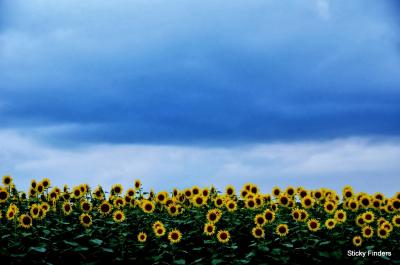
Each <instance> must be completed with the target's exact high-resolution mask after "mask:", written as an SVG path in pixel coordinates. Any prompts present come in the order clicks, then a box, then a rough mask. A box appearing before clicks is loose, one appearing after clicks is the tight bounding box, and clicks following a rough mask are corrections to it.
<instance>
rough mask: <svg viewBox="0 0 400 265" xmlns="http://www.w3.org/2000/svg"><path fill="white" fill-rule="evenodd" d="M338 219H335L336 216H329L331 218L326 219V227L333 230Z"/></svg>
mask: <svg viewBox="0 0 400 265" xmlns="http://www.w3.org/2000/svg"><path fill="white" fill-rule="evenodd" d="M336 223H337V222H336V220H335V219H334V218H329V219H326V221H325V227H326V228H327V229H328V230H332V229H333V228H335V226H336Z"/></svg>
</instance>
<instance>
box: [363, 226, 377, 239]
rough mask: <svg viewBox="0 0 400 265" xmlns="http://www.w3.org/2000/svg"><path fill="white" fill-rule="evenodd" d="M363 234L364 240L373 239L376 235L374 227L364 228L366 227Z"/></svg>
mask: <svg viewBox="0 0 400 265" xmlns="http://www.w3.org/2000/svg"><path fill="white" fill-rule="evenodd" d="M361 232H362V236H363V237H364V238H371V237H372V236H373V235H374V230H373V229H372V227H371V226H369V225H367V226H364V227H363V228H362V230H361Z"/></svg>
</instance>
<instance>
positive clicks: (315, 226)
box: [307, 219, 321, 232]
mask: <svg viewBox="0 0 400 265" xmlns="http://www.w3.org/2000/svg"><path fill="white" fill-rule="evenodd" d="M307 226H308V229H309V230H310V231H312V232H316V231H318V230H319V228H320V226H321V225H320V223H319V221H318V220H316V219H310V220H308V222H307Z"/></svg>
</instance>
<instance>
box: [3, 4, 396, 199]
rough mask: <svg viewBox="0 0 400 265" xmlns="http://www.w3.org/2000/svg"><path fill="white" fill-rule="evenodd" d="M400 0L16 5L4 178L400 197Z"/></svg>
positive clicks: (9, 33)
mask: <svg viewBox="0 0 400 265" xmlns="http://www.w3.org/2000/svg"><path fill="white" fill-rule="evenodd" d="M399 11H400V5H398V4H397V3H396V1H389V0H388V1H372V0H369V1H365V0H354V1H344V0H338V1H330V0H312V1H311V0H294V1H270V0H262V1H261V0H254V1H226V0H222V1H211V0H202V1H183V0H179V1H178V0H172V1H171V0H169V1H163V0H134V1H127V0H126V1H125V0H117V1H101V2H99V1H93V0H88V1H77V0H68V1H67V0H60V1H57V2H54V1H50V0H39V1H37V0H36V1H30V0H24V1H22V0H13V1H11V0H2V1H0V175H1V174H2V175H5V174H10V175H12V176H13V177H14V179H15V182H16V184H17V185H18V186H19V187H21V188H26V187H27V185H28V184H29V181H30V179H31V178H36V179H40V178H41V177H49V178H51V179H52V180H53V183H54V184H55V185H62V184H64V183H68V184H70V185H77V184H79V183H89V184H90V185H92V186H94V185H97V184H101V185H104V186H106V187H108V186H110V185H111V184H113V183H122V184H124V185H127V186H130V185H133V180H134V179H136V178H140V179H142V181H143V182H144V187H145V188H155V189H157V190H160V189H171V188H172V187H175V186H177V187H180V188H183V187H187V186H191V185H195V184H198V185H201V186H207V185H208V186H209V185H211V184H215V185H216V186H217V187H219V188H221V189H222V188H223V187H224V186H225V185H227V184H234V185H235V186H237V187H238V188H239V187H240V186H241V185H243V184H244V183H246V182H253V183H256V184H258V185H259V186H260V187H261V188H262V190H263V191H264V192H269V191H270V190H271V189H272V187H273V186H276V185H277V186H281V187H285V186H287V185H295V186H299V185H302V186H305V187H307V188H319V187H328V188H332V189H336V190H340V189H341V188H342V187H343V186H344V185H346V184H351V185H353V186H354V187H355V189H356V190H359V191H367V192H376V191H382V192H385V193H387V194H393V193H394V192H396V191H399V190H400V177H399V175H400V163H399V162H398V161H400V137H399V135H400V104H399V103H400V35H399V33H400V32H399V25H400V13H399Z"/></svg>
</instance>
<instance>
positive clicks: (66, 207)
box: [38, 201, 72, 215]
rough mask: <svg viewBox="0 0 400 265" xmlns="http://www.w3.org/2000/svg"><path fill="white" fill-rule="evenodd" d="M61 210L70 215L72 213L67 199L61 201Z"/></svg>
mask: <svg viewBox="0 0 400 265" xmlns="http://www.w3.org/2000/svg"><path fill="white" fill-rule="evenodd" d="M62 211H63V212H64V214H65V215H70V214H71V213H72V206H71V204H70V202H69V201H66V202H64V203H63V205H62ZM38 212H39V211H38Z"/></svg>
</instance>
